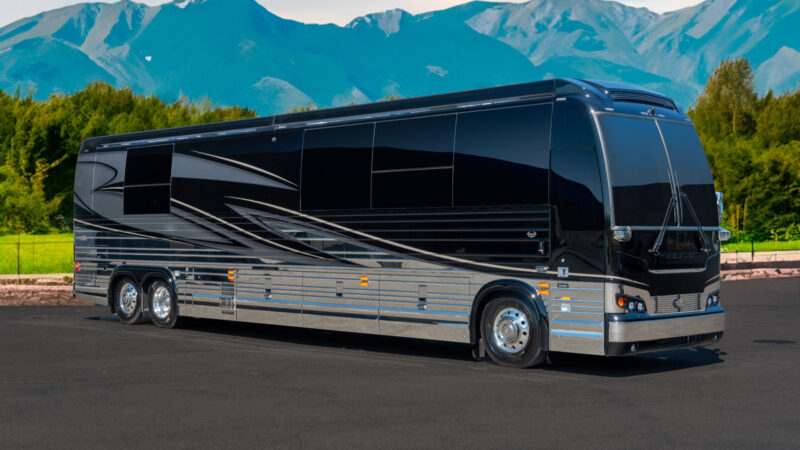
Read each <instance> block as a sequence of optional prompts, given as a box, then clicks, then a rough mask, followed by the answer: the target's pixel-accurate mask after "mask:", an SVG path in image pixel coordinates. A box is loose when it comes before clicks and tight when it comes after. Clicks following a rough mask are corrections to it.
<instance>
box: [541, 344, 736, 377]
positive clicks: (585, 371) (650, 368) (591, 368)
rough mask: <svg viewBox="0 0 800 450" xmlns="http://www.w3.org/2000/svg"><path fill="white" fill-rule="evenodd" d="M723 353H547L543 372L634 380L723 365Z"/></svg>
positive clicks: (704, 349) (697, 350) (707, 350)
mask: <svg viewBox="0 0 800 450" xmlns="http://www.w3.org/2000/svg"><path fill="white" fill-rule="evenodd" d="M725 355H726V353H725V352H723V351H721V350H720V349H718V348H708V347H702V348H685V349H679V350H665V351H661V352H657V353H650V354H646V355H640V356H626V357H615V358H607V357H603V356H591V355H575V354H569V353H551V355H550V360H551V363H552V364H550V365H548V366H546V369H545V370H548V371H551V372H564V373H573V374H581V375H594V376H602V377H610V378H624V377H635V376H640V375H650V374H656V373H664V372H672V371H676V370H684V369H691V368H696V367H703V366H710V365H713V364H719V363H722V362H724V361H725V360H724V359H722V356H725Z"/></svg>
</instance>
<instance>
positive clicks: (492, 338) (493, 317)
mask: <svg viewBox="0 0 800 450" xmlns="http://www.w3.org/2000/svg"><path fill="white" fill-rule="evenodd" d="M481 330H482V333H481V335H482V337H483V339H484V342H485V343H486V349H487V352H488V353H489V357H491V358H492V360H493V361H494V362H496V363H497V364H500V365H503V366H509V367H518V368H524V367H532V366H535V365H538V364H541V363H542V362H544V360H545V359H546V357H547V355H546V352H545V351H544V349H543V348H542V339H541V333H540V331H541V330H540V329H539V324H538V323H537V321H536V316H535V314H534V312H533V311H532V309H531V307H530V306H528V305H527V304H525V303H524V302H521V301H519V300H517V299H515V298H513V297H498V298H496V299H493V300H491V301H489V303H488V304H487V305H486V308H485V309H484V310H483V316H482V317H481Z"/></svg>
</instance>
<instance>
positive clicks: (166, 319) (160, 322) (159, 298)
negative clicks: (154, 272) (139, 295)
mask: <svg viewBox="0 0 800 450" xmlns="http://www.w3.org/2000/svg"><path fill="white" fill-rule="evenodd" d="M147 298H148V299H149V304H148V309H149V311H150V320H151V321H152V322H153V324H154V325H155V326H157V327H161V328H175V327H176V326H178V325H179V317H178V308H177V299H176V298H175V297H174V296H173V295H172V289H170V288H169V285H167V283H166V282H164V281H163V280H157V281H154V282H153V283H152V284H150V289H148V290H147Z"/></svg>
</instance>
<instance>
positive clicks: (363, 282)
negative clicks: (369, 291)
mask: <svg viewBox="0 0 800 450" xmlns="http://www.w3.org/2000/svg"><path fill="white" fill-rule="evenodd" d="M367 286H369V277H366V276H362V277H361V287H367Z"/></svg>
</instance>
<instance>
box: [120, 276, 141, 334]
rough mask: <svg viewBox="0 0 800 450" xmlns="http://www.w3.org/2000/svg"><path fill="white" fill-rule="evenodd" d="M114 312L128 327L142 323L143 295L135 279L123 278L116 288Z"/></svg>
mask: <svg viewBox="0 0 800 450" xmlns="http://www.w3.org/2000/svg"><path fill="white" fill-rule="evenodd" d="M114 312H115V313H116V314H117V317H119V321H120V322H122V323H124V324H126V325H133V324H136V323H139V322H141V321H142V293H141V292H140V288H139V285H138V284H137V283H136V282H135V281H134V280H133V278H130V277H123V278H121V279H120V280H119V281H117V283H116V285H115V286H114Z"/></svg>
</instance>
